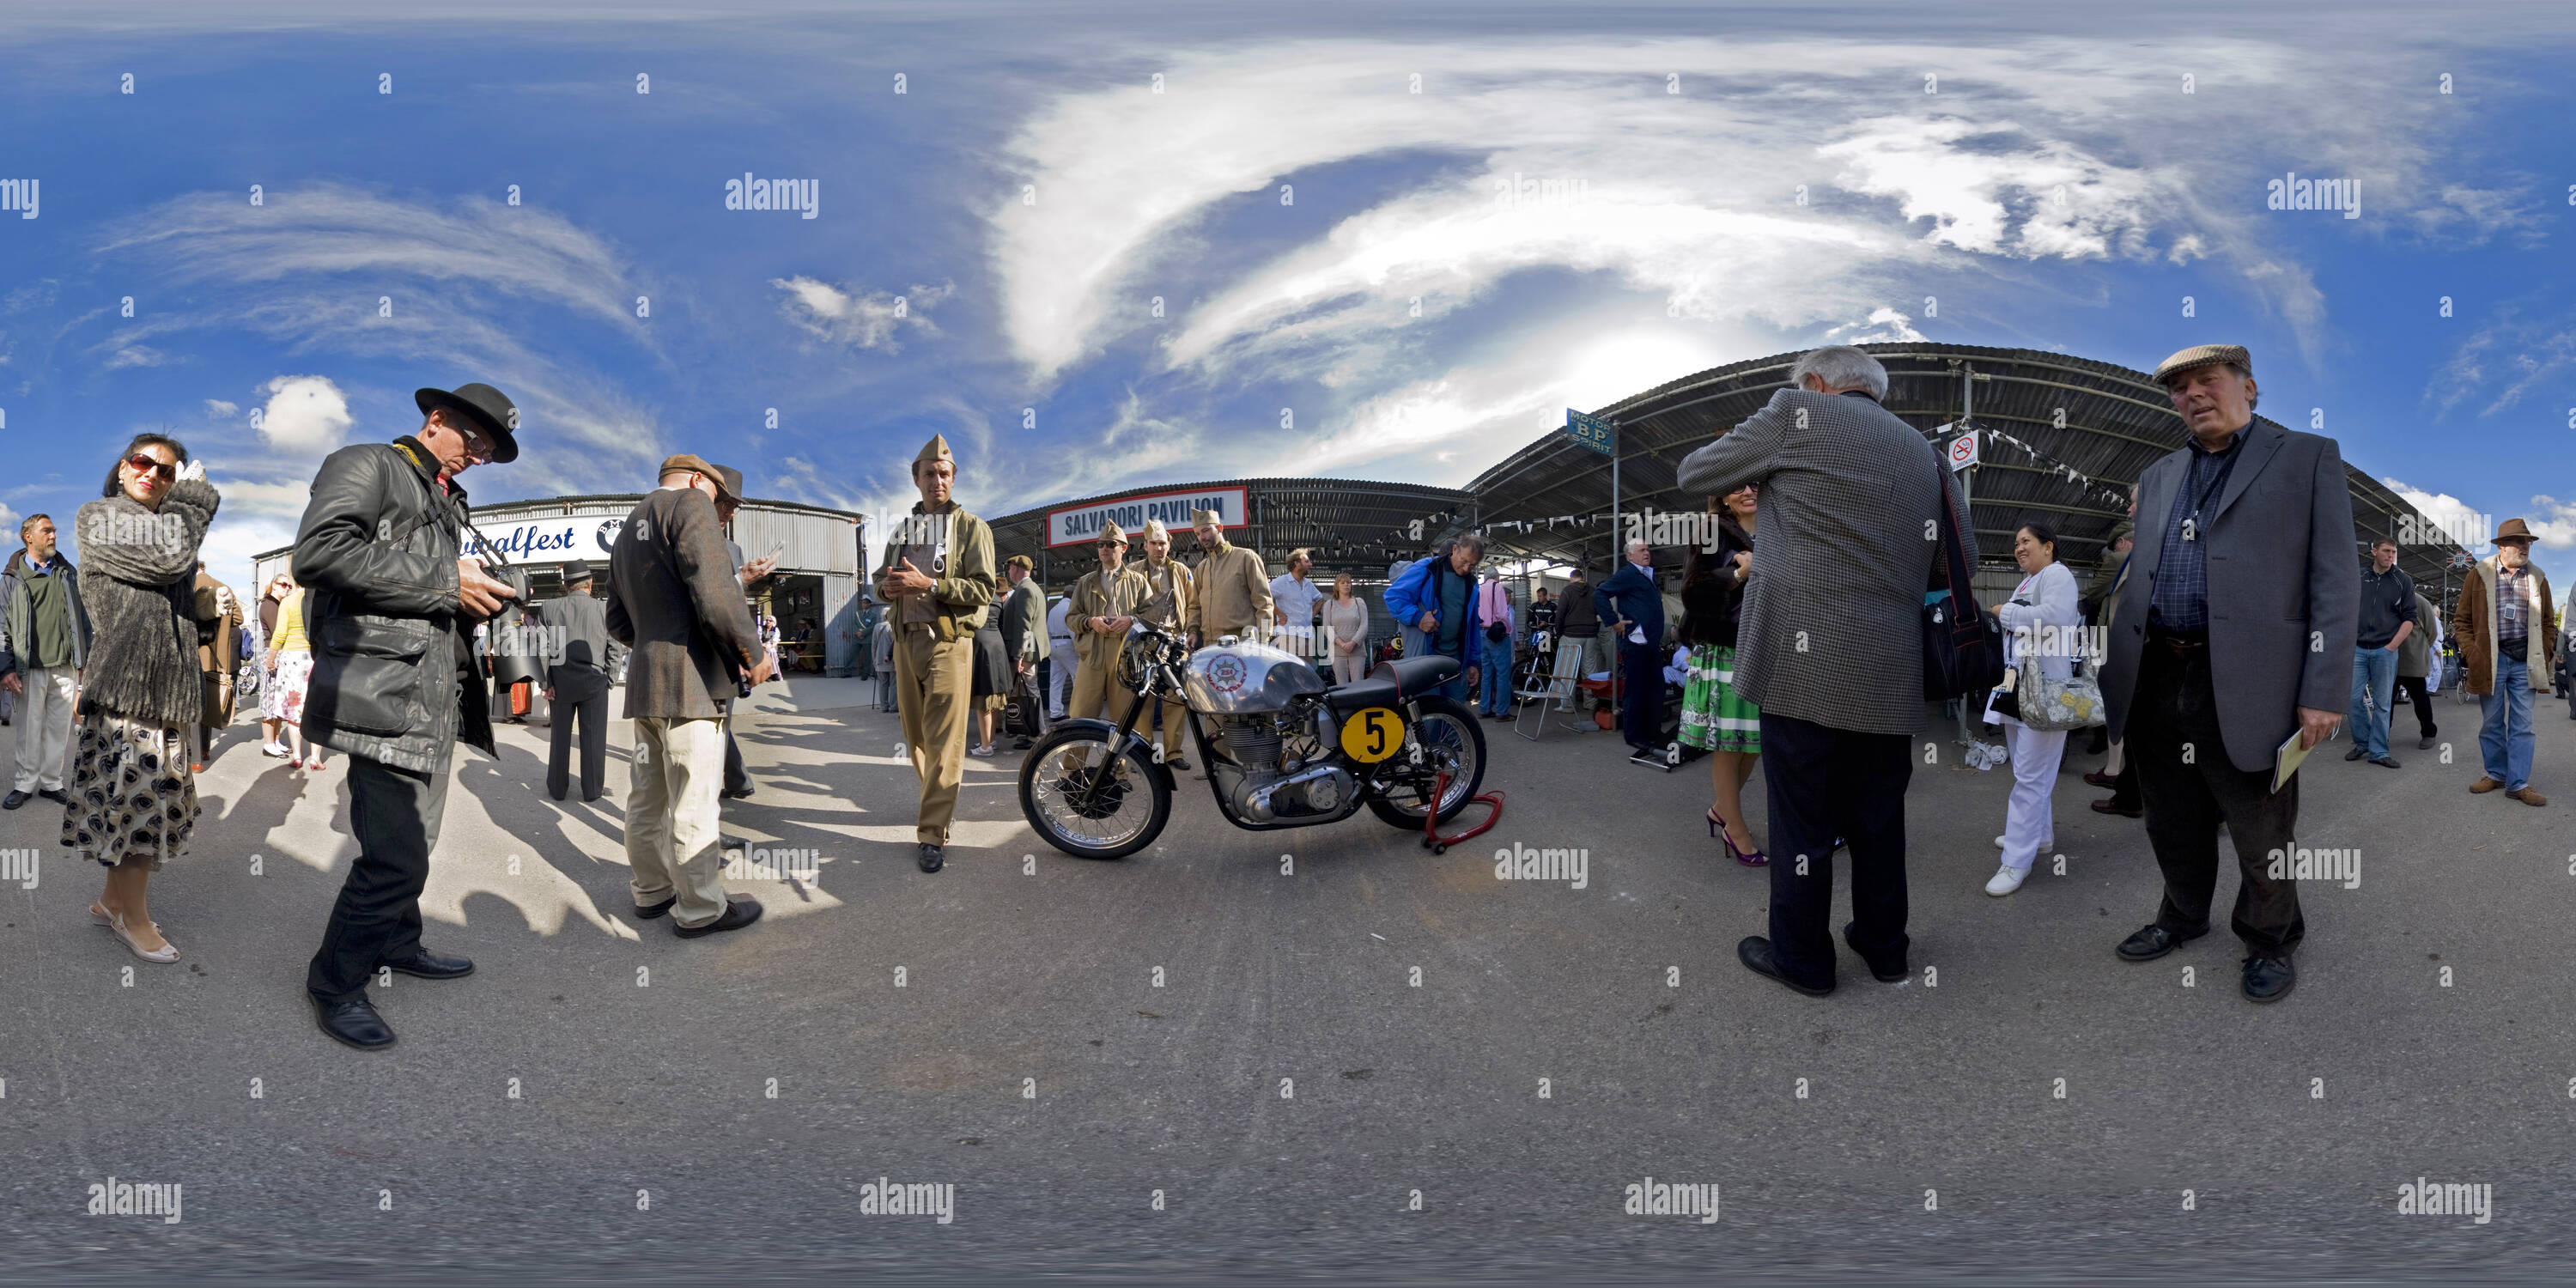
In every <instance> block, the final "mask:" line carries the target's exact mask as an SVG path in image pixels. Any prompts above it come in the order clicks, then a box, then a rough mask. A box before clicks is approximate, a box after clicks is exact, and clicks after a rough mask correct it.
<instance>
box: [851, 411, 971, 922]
mask: <svg viewBox="0 0 2576 1288" xmlns="http://www.w3.org/2000/svg"><path fill="white" fill-rule="evenodd" d="M912 482H913V486H915V487H917V488H919V489H920V490H921V500H920V501H919V502H917V503H916V504H914V506H913V507H912V512H911V513H910V514H908V515H905V516H904V518H903V520H902V521H901V522H899V523H897V524H896V525H895V530H894V532H892V533H891V534H889V535H888V537H887V540H886V547H885V559H884V560H883V562H882V563H880V564H879V566H878V571H877V593H878V595H879V596H880V597H882V598H883V599H884V600H885V602H886V605H887V608H886V619H887V620H888V621H889V622H891V623H893V625H894V629H895V639H894V677H895V690H896V693H897V694H898V698H897V706H898V707H899V708H900V712H901V715H902V718H903V744H904V749H905V750H906V751H907V752H908V753H910V755H911V756H912V768H913V772H914V773H916V774H919V775H920V776H921V813H920V817H919V819H918V821H917V822H916V823H915V824H914V826H913V839H914V840H915V841H916V842H918V843H919V845H920V847H921V849H920V854H919V861H920V864H921V870H922V871H924V872H937V871H938V870H939V869H940V868H941V867H942V866H943V865H944V864H946V862H947V845H948V824H949V821H950V820H951V819H953V818H954V817H956V814H957V784H958V783H959V782H960V781H961V780H962V779H963V778H964V777H965V774H966V726H967V724H968V716H969V714H970V712H971V710H972V706H973V703H974V687H975V680H974V661H975V630H976V628H977V627H979V626H982V625H983V624H984V614H985V613H987V612H990V611H991V610H992V606H993V587H994V583H995V582H996V581H997V580H998V577H997V576H996V574H995V570H994V567H993V530H992V529H991V528H989V527H987V526H985V523H984V521H983V520H982V519H979V518H976V517H975V516H974V515H971V514H968V513H967V512H966V507H964V506H962V505H959V504H957V502H956V500H955V499H954V498H953V497H952V496H951V495H950V493H951V491H952V490H953V489H954V488H955V486H956V483H957V458H956V457H954V456H951V455H950V454H949V452H948V440H947V439H946V438H944V437H942V436H940V435H937V434H933V435H931V438H930V441H929V442H928V443H925V444H923V445H922V448H921V451H920V453H919V454H917V455H915V456H914V457H913V458H912Z"/></svg>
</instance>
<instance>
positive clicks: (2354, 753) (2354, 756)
mask: <svg viewBox="0 0 2576 1288" xmlns="http://www.w3.org/2000/svg"><path fill="white" fill-rule="evenodd" d="M2369 754H2370V749H2369V748H2366V747H2355V748H2353V749H2352V750H2350V751H2347V752H2345V753H2344V754H2343V758H2344V759H2346V760H2359V759H2361V758H2362V757H2364V756H2367V755H2369Z"/></svg>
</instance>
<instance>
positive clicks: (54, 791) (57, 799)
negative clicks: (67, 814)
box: [36, 787, 72, 805]
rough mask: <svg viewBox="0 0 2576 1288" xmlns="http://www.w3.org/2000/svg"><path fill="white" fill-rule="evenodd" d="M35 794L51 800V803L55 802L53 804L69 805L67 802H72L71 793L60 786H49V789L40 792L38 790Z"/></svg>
mask: <svg viewBox="0 0 2576 1288" xmlns="http://www.w3.org/2000/svg"><path fill="white" fill-rule="evenodd" d="M36 794H37V795H38V796H42V797H44V798H45V799H46V800H49V801H52V802H53V803H55V804H57V805H69V804H71V803H72V797H71V793H69V792H66V791H64V790H63V789H62V788H59V787H55V788H50V789H48V790H45V791H40V792H38V793H36Z"/></svg>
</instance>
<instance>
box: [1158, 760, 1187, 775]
mask: <svg viewBox="0 0 2576 1288" xmlns="http://www.w3.org/2000/svg"><path fill="white" fill-rule="evenodd" d="M1163 763H1164V764H1166V765H1169V766H1171V767H1172V772H1173V773H1176V774H1186V773H1188V772H1190V758H1189V757H1187V756H1169V757H1165V758H1164V760H1163Z"/></svg>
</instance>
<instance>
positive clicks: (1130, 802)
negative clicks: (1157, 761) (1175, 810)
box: [1020, 726, 1172, 859]
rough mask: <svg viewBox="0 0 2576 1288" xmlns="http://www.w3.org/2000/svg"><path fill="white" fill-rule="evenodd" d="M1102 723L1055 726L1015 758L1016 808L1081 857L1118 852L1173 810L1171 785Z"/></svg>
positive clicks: (1155, 831)
mask: <svg viewBox="0 0 2576 1288" xmlns="http://www.w3.org/2000/svg"><path fill="white" fill-rule="evenodd" d="M1114 736H1115V735H1114V734H1113V733H1112V732H1111V731H1109V730H1106V729H1098V728H1088V727H1080V726H1077V727H1071V728H1065V729H1059V730H1057V731H1055V732H1054V733H1052V734H1049V735H1047V736H1046V737H1045V738H1043V739H1041V740H1040V741H1039V742H1038V745H1037V746H1035V747H1033V748H1031V749H1030V750H1029V753H1028V758H1027V759H1025V760H1023V761H1021V762H1020V812H1021V813H1022V814H1024V815H1026V816H1028V820H1029V826H1030V827H1033V828H1036V829H1037V833H1038V835H1039V836H1041V837H1044V838H1046V843H1047V844H1049V845H1052V846H1054V847H1055V848H1057V849H1059V850H1062V851H1064V852H1065V853H1067V854H1070V855H1072V856H1074V857H1075V858H1078V859H1123V858H1126V857H1127V856H1128V855H1130V854H1134V853H1135V852H1136V851H1138V850H1141V849H1144V848H1145V847H1146V846H1148V845H1150V844H1152V843H1153V841H1154V838H1155V837H1157V836H1160V835H1162V832H1163V824H1165V823H1166V822H1168V821H1170V819H1171V816H1172V789H1171V787H1170V785H1169V784H1167V783H1166V782H1164V780H1163V775H1162V774H1161V773H1160V772H1158V771H1157V770H1156V769H1155V768H1154V766H1153V764H1152V763H1150V761H1149V760H1148V756H1149V755H1150V754H1151V753H1149V752H1146V751H1142V750H1137V749H1132V748H1131V749H1128V750H1125V751H1121V750H1119V749H1117V748H1116V747H1115V746H1114V745H1112V743H1111V741H1110V740H1111V739H1112V738H1113V737H1114Z"/></svg>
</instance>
